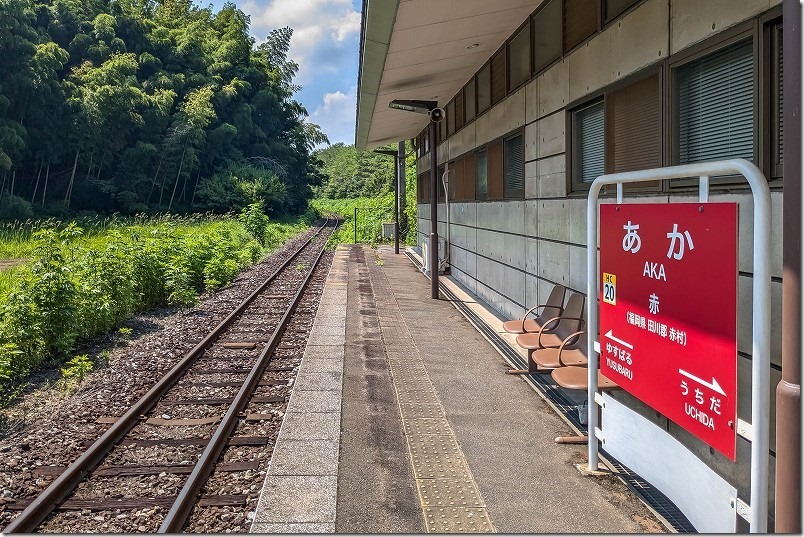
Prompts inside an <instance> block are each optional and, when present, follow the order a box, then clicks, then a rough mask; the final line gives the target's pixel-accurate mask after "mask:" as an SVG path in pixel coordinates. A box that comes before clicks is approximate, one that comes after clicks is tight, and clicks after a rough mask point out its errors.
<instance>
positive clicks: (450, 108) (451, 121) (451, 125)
mask: <svg viewBox="0 0 804 537" xmlns="http://www.w3.org/2000/svg"><path fill="white" fill-rule="evenodd" d="M446 112H447V117H446V118H444V121H445V122H446V124H447V136H452V135H453V134H455V99H453V100H451V101H450V102H449V104H447V110H446Z"/></svg>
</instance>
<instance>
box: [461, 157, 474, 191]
mask: <svg viewBox="0 0 804 537" xmlns="http://www.w3.org/2000/svg"><path fill="white" fill-rule="evenodd" d="M475 173H476V170H475V154H474V153H469V154H467V155H466V156H464V157H463V199H464V200H466V201H472V200H474V199H475V188H476V187H477V185H476V183H475Z"/></svg>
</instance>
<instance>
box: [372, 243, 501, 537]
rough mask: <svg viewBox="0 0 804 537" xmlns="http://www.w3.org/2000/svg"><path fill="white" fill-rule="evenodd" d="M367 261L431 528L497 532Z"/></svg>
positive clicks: (390, 300)
mask: <svg viewBox="0 0 804 537" xmlns="http://www.w3.org/2000/svg"><path fill="white" fill-rule="evenodd" d="M366 257H367V258H369V259H370V258H371V257H370V256H366ZM367 264H368V266H369V273H370V276H371V284H372V288H373V290H374V300H375V302H376V304H377V311H378V312H381V313H380V315H379V321H380V329H381V332H382V339H383V345H384V346H385V352H386V356H387V357H388V366H389V368H390V371H391V382H392V383H393V386H394V390H395V391H396V397H397V401H398V403H399V412H400V415H401V417H402V425H403V429H404V431H405V438H406V440H407V444H408V454H409V455H410V461H411V466H412V467H413V474H414V477H415V479H416V488H417V489H418V491H419V502H420V504H421V508H422V515H423V516H424V521H425V524H426V527H427V532H428V533H496V529H495V528H494V524H493V523H492V522H491V519H490V518H489V514H488V512H487V511H486V504H485V502H484V501H483V498H482V496H481V495H480V491H479V489H478V487H477V484H476V483H475V480H474V478H473V477H472V473H471V471H470V470H469V465H468V464H467V462H466V459H465V458H464V456H463V452H462V451H461V448H460V446H459V445H458V442H457V440H456V439H455V433H454V431H453V430H452V427H450V425H449V422H447V418H446V414H445V413H444V407H443V406H442V405H441V401H440V400H439V398H438V394H437V393H436V391H435V388H434V387H433V383H432V382H431V381H430V377H429V375H428V374H427V369H426V368H425V367H424V362H423V361H422V358H421V355H419V351H418V349H417V348H416V344H415V343H414V341H413V338H412V337H411V335H410V332H409V330H408V328H407V325H406V324H405V322H404V320H403V319H402V312H401V311H400V310H399V306H398V304H397V302H396V299H395V298H394V295H393V294H392V293H391V288H390V286H389V285H388V280H387V279H386V277H385V273H384V272H383V271H382V270H381V269H379V268H378V267H377V266H376V265H375V264H374V263H370V262H369V263H367Z"/></svg>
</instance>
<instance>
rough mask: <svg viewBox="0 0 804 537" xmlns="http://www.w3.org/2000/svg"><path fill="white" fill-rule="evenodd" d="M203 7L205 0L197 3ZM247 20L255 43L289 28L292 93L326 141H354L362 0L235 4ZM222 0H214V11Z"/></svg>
mask: <svg viewBox="0 0 804 537" xmlns="http://www.w3.org/2000/svg"><path fill="white" fill-rule="evenodd" d="M196 3H198V4H200V5H208V3H209V2H208V0H196ZM234 3H235V4H236V5H237V7H238V8H240V9H241V10H242V11H243V12H244V13H246V14H247V15H249V16H250V17H251V35H252V36H253V37H254V38H255V39H256V40H257V43H260V42H262V41H265V37H266V36H267V35H268V33H269V32H270V31H271V30H273V29H274V28H281V27H283V26H290V27H291V28H293V39H292V40H291V44H290V54H289V56H290V58H291V59H292V60H294V61H295V62H296V63H298V64H299V73H298V74H297V75H296V83H297V84H299V85H301V86H302V90H301V91H299V92H298V93H297V94H296V100H297V101H299V102H300V103H301V104H302V105H304V107H305V108H307V111H308V112H309V113H310V117H309V118H308V121H310V122H312V123H317V124H318V125H320V126H321V130H323V131H324V133H325V134H326V135H327V136H328V137H329V140H330V142H331V143H333V144H334V143H337V142H344V143H346V144H352V143H354V129H355V102H356V100H357V63H358V50H359V43H358V42H359V39H360V9H361V5H362V2H361V0H234ZM223 4H224V0H213V1H212V5H213V6H214V8H215V10H216V11H217V10H218V9H220V8H221V6H222V5H223Z"/></svg>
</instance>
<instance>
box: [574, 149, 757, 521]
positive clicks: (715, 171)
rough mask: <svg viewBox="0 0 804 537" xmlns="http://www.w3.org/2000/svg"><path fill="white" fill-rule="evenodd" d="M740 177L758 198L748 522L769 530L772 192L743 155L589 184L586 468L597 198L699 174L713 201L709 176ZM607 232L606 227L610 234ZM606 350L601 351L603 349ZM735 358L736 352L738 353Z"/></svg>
mask: <svg viewBox="0 0 804 537" xmlns="http://www.w3.org/2000/svg"><path fill="white" fill-rule="evenodd" d="M722 175H742V176H743V177H745V178H746V179H747V181H748V184H749V185H750V186H751V192H752V194H753V199H754V248H753V260H754V278H753V308H752V309H753V318H752V323H753V326H752V340H753V343H752V347H751V358H752V360H751V386H752V390H751V424H750V440H751V442H752V443H751V498H750V503H751V507H750V516H749V522H750V525H751V532H752V533H765V532H767V524H768V464H769V454H768V449H769V446H770V443H769V442H770V440H769V408H770V283H771V280H770V238H771V237H770V221H771V220H770V215H771V204H770V190H769V188H768V183H767V180H766V179H765V177H764V176H763V175H762V172H760V171H759V169H758V168H757V167H756V166H755V165H754V164H752V163H751V162H748V161H747V160H744V159H730V160H722V161H715V162H702V163H697V164H688V165H682V166H671V167H667V168H655V169H650V170H641V171H634V172H625V173H618V174H609V175H601V176H600V177H598V178H597V179H595V181H594V182H593V183H592V185H591V186H590V188H589V198H588V203H587V225H586V244H587V297H588V298H587V302H586V303H587V319H588V323H589V324H588V330H589V335H590V337H589V346H588V349H587V354H588V357H589V364H588V393H587V398H588V405H589V413H588V416H589V417H588V420H589V425H588V427H589V431H590V434H589V446H588V447H589V450H588V457H589V460H588V468H589V470H592V471H595V470H597V469H598V464H599V460H598V459H599V458H598V437H599V436H602V431H601V430H600V429H599V427H598V425H599V424H598V413H597V412H595V411H593V410H592V407H593V405H594V404H596V401H595V394H596V392H597V374H598V354H597V352H596V349H595V344H596V341H595V339H596V337H597V335H598V296H599V293H598V290H599V287H600V282H601V280H600V274H599V267H598V251H597V244H598V242H597V235H598V202H599V194H600V189H601V188H602V187H603V185H607V184H616V185H617V194H618V195H617V203H618V204H619V203H622V185H623V184H626V183H637V182H644V181H658V180H663V179H668V180H669V179H680V178H688V177H697V178H699V185H700V188H699V192H700V194H699V201H700V203H707V202H708V201H709V177H711V176H722ZM606 231H607V230H603V232H606ZM601 350H602V349H601ZM735 359H736V356H735Z"/></svg>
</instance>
